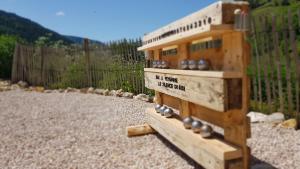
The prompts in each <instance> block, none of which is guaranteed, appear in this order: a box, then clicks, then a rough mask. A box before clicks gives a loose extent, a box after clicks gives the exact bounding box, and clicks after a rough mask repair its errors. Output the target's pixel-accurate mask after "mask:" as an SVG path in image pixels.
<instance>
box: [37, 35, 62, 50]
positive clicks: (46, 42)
mask: <svg viewBox="0 0 300 169" xmlns="http://www.w3.org/2000/svg"><path fill="white" fill-rule="evenodd" d="M52 37H53V34H52V33H48V34H46V35H45V36H40V37H39V38H38V39H37V40H36V41H35V42H34V44H35V46H38V47H42V46H43V47H53V48H66V45H65V43H64V41H62V40H57V41H53V40H51V39H52Z"/></svg>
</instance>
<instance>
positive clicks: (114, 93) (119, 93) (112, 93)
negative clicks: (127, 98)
mask: <svg viewBox="0 0 300 169" xmlns="http://www.w3.org/2000/svg"><path fill="white" fill-rule="evenodd" d="M109 95H110V96H116V97H122V95H123V90H122V89H119V90H111V91H110V92H109Z"/></svg>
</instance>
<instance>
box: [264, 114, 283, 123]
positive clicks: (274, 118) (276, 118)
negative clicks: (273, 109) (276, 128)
mask: <svg viewBox="0 0 300 169" xmlns="http://www.w3.org/2000/svg"><path fill="white" fill-rule="evenodd" d="M284 120H285V119H284V114H283V113H279V112H278V113H273V114H271V115H269V116H267V117H266V122H268V123H281V122H283V121H284Z"/></svg>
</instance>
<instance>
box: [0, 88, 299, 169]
mask: <svg viewBox="0 0 300 169" xmlns="http://www.w3.org/2000/svg"><path fill="white" fill-rule="evenodd" d="M151 106H153V105H152V104H150V103H144V102H141V101H137V100H132V99H125V98H116V97H109V96H99V95H92V94H80V93H68V94H60V93H51V94H44V93H36V92H23V91H9V92H0V168H1V169H2V168H3V169H6V168H7V169H8V168H17V169H42V168H47V169H48V168H49V169H51V168H63V169H71V168H73V169H74V168H79V169H89V168H91V169H94V168H99V169H106V168H107V169H118V168H120V169H127V168H133V169H137V168H138V169H143V168H149V169H195V168H200V166H198V165H197V164H195V162H193V160H191V159H190V158H188V157H187V156H185V155H184V154H183V153H182V152H180V151H179V150H178V149H176V148H175V147H174V146H172V145H171V144H169V143H168V142H167V141H166V140H164V139H163V138H162V137H161V136H159V135H147V136H143V137H135V138H127V136H126V133H125V128H126V127H127V126H129V125H135V124H142V123H144V110H145V108H146V107H151ZM252 132H253V133H252V134H253V138H252V139H251V140H249V145H250V146H251V148H252V152H253V155H254V156H255V158H257V159H255V158H254V160H253V165H256V168H259V167H258V165H260V166H262V165H263V168H265V167H266V166H268V167H272V166H273V167H278V168H282V169H297V166H300V163H299V161H297V160H299V159H300V154H299V153H300V133H299V132H295V131H292V130H284V129H278V128H272V127H270V125H264V124H257V125H254V126H253V128H252ZM258 159H259V160H258ZM296 159H297V160H296ZM263 161H264V162H265V163H264V162H263ZM266 163H269V164H270V165H269V164H266ZM299 168H300V167H298V169H299Z"/></svg>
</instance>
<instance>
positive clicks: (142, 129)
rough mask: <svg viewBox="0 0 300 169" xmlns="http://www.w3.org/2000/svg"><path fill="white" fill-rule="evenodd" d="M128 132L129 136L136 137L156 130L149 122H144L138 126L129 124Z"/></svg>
mask: <svg viewBox="0 0 300 169" xmlns="http://www.w3.org/2000/svg"><path fill="white" fill-rule="evenodd" d="M126 133H127V136H128V137H135V136H141V135H146V134H152V133H155V130H153V128H152V127H151V126H150V125H149V124H144V125H138V126H129V127H127V128H126Z"/></svg>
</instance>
